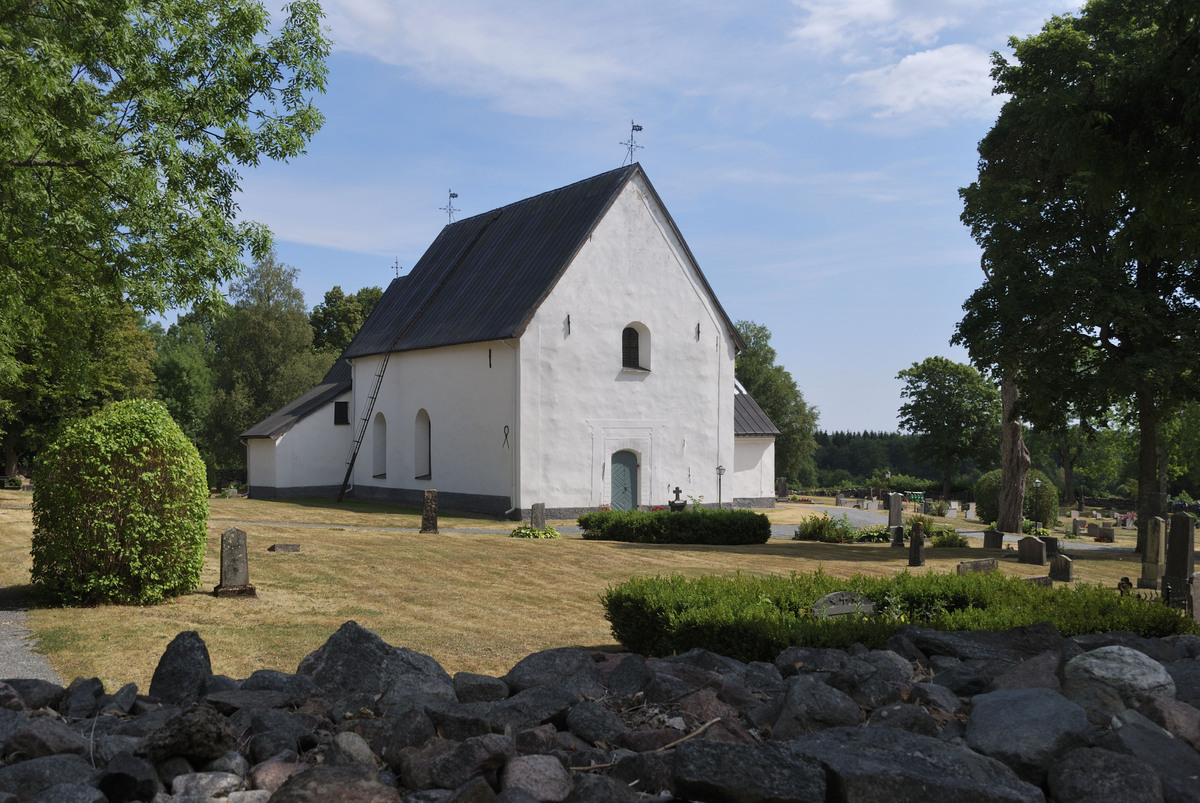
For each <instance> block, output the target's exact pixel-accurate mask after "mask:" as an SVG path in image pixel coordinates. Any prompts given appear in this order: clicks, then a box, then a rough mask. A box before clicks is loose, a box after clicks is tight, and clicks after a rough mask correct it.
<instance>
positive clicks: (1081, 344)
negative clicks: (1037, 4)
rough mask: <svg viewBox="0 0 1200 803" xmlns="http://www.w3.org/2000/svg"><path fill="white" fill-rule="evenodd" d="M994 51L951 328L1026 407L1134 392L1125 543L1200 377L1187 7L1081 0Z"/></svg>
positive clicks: (1076, 405) (1197, 205)
mask: <svg viewBox="0 0 1200 803" xmlns="http://www.w3.org/2000/svg"><path fill="white" fill-rule="evenodd" d="M1012 46H1013V49H1014V53H1015V56H1016V62H1015V63H1009V62H1008V61H1007V60H1006V59H1005V58H1004V57H1002V56H1000V55H998V54H994V55H993V62H994V65H995V66H994V69H993V76H994V78H995V80H996V90H997V92H1001V93H1004V94H1007V95H1008V96H1009V100H1008V101H1007V102H1006V103H1005V105H1004V107H1003V108H1002V110H1001V113H1000V117H999V119H998V120H997V122H996V125H995V126H994V127H993V129H992V130H991V131H990V132H989V133H988V135H987V136H986V137H985V138H984V139H983V141H982V142H981V143H980V145H979V154H980V162H979V177H978V179H977V180H976V181H975V182H974V183H973V184H971V186H969V187H967V188H965V189H963V190H962V191H961V194H962V197H963V200H964V213H963V220H964V222H966V223H967V224H968V225H969V226H970V227H971V231H972V234H973V236H974V237H975V239H976V240H977V241H978V242H979V244H980V245H981V246H982V247H983V251H984V254H983V267H984V273H985V277H986V278H985V282H984V284H983V286H982V287H980V289H979V290H977V291H976V292H975V293H974V294H973V295H972V296H971V297H970V299H968V301H967V302H966V304H965V305H964V309H965V311H966V315H965V317H964V318H963V320H962V322H960V324H959V327H958V331H957V333H956V335H955V340H956V341H958V342H962V343H964V344H965V345H966V346H967V348H968V350H969V351H970V353H971V358H972V360H973V362H975V364H976V365H979V366H981V367H984V368H986V369H989V370H991V371H994V372H995V373H996V374H997V375H999V376H1002V377H1005V378H1006V379H1008V378H1011V379H1012V380H1013V381H1014V382H1015V383H1018V384H1019V386H1020V389H1021V395H1020V398H1019V399H1017V400H1016V401H1015V409H1016V411H1017V412H1019V413H1020V414H1022V415H1024V416H1025V417H1026V418H1027V419H1028V420H1030V421H1032V422H1033V423H1034V424H1035V425H1041V424H1051V425H1053V424H1054V423H1055V419H1056V418H1060V417H1061V411H1062V410H1063V409H1066V408H1068V407H1070V408H1072V409H1074V410H1075V411H1076V413H1077V414H1078V415H1079V416H1080V417H1082V418H1084V419H1086V420H1098V419H1099V418H1100V417H1101V416H1102V415H1103V414H1104V413H1105V412H1106V411H1108V410H1109V409H1110V408H1112V407H1113V406H1114V405H1115V404H1117V403H1118V402H1120V401H1122V400H1131V402H1132V404H1131V406H1130V411H1131V413H1130V416H1129V420H1130V422H1131V423H1134V424H1136V426H1137V428H1138V432H1139V437H1140V446H1139V459H1138V483H1137V485H1138V497H1139V498H1138V509H1139V517H1138V518H1139V548H1140V547H1141V546H1142V544H1143V543H1144V537H1145V526H1146V525H1147V522H1148V521H1149V520H1150V518H1151V517H1152V516H1154V515H1159V514H1161V512H1162V510H1163V505H1162V502H1163V498H1162V497H1161V496H1160V495H1159V493H1158V490H1157V489H1158V488H1159V478H1160V473H1161V466H1162V461H1161V459H1160V458H1161V452H1160V450H1159V448H1158V443H1157V439H1158V434H1159V431H1160V427H1161V424H1162V422H1163V421H1164V419H1166V418H1167V417H1169V416H1170V415H1171V414H1172V413H1173V412H1174V411H1176V410H1178V409H1179V407H1180V406H1181V405H1182V404H1183V403H1184V402H1186V401H1187V400H1189V399H1192V398H1195V397H1196V396H1197V394H1198V392H1200V370H1198V369H1200V315H1198V314H1197V313H1198V312H1200V300H1198V296H1200V272H1198V271H1197V270H1196V261H1197V253H1198V248H1200V199H1198V198H1197V193H1198V192H1200V160H1197V158H1196V156H1195V152H1196V145H1197V142H1198V140H1200V136H1198V135H1200V115H1197V114H1196V111H1195V105H1194V102H1193V100H1192V99H1193V98H1194V97H1195V95H1196V92H1197V89H1198V88H1200V87H1198V82H1200V77H1198V76H1197V74H1196V72H1195V69H1194V65H1195V54H1196V53H1197V52H1198V49H1200V18H1198V17H1197V16H1196V15H1195V14H1194V10H1193V9H1191V8H1189V7H1188V4H1183V3H1142V2H1136V0H1092V2H1089V3H1088V4H1087V5H1085V6H1084V8H1083V10H1082V12H1081V13H1080V15H1079V16H1078V17H1072V16H1062V17H1054V18H1053V19H1051V20H1050V21H1049V22H1047V23H1046V25H1045V26H1044V27H1043V29H1042V31H1041V32H1040V33H1039V34H1036V35H1034V36H1030V37H1027V38H1025V39H1020V40H1016V39H1014V40H1012Z"/></svg>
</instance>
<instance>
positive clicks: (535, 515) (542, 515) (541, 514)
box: [529, 502, 546, 530]
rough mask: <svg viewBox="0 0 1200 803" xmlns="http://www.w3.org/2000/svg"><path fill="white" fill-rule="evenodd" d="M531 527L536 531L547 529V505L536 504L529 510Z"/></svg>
mask: <svg viewBox="0 0 1200 803" xmlns="http://www.w3.org/2000/svg"><path fill="white" fill-rule="evenodd" d="M529 526H530V527H532V528H533V529H535V530H544V529H546V503H545V502H534V503H533V506H532V507H530V508H529Z"/></svg>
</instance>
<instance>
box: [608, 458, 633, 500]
mask: <svg viewBox="0 0 1200 803" xmlns="http://www.w3.org/2000/svg"><path fill="white" fill-rule="evenodd" d="M611 474H612V509H613V510H633V509H634V508H636V507H637V496H638V494H637V490H638V459H637V455H636V454H634V453H633V452H614V453H613V456H612V472H611Z"/></svg>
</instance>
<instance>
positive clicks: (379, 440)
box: [371, 413, 387, 478]
mask: <svg viewBox="0 0 1200 803" xmlns="http://www.w3.org/2000/svg"><path fill="white" fill-rule="evenodd" d="M371 435H372V438H371V451H372V453H373V454H372V460H373V463H374V466H373V468H372V471H371V474H372V475H374V476H375V477H376V478H382V477H386V476H387V420H386V419H384V417H383V413H376V414H375V422H374V423H373V424H372V425H371Z"/></svg>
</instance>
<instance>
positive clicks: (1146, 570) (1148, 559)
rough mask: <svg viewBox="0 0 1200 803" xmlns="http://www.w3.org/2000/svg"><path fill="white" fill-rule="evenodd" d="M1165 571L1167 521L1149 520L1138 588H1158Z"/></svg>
mask: <svg viewBox="0 0 1200 803" xmlns="http://www.w3.org/2000/svg"><path fill="white" fill-rule="evenodd" d="M1166 569H1167V520H1166V519H1164V518H1163V517H1162V516H1155V517H1154V518H1152V519H1150V529H1149V530H1148V531H1147V532H1146V552H1145V554H1144V555H1142V576H1141V577H1139V578H1138V581H1137V587H1138V588H1158V584H1159V581H1161V580H1162V578H1163V574H1165V573H1166Z"/></svg>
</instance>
